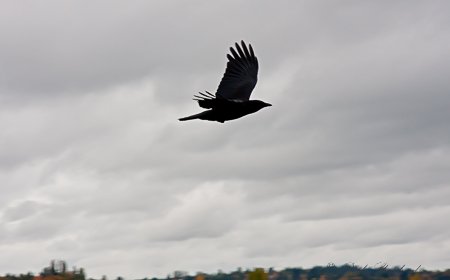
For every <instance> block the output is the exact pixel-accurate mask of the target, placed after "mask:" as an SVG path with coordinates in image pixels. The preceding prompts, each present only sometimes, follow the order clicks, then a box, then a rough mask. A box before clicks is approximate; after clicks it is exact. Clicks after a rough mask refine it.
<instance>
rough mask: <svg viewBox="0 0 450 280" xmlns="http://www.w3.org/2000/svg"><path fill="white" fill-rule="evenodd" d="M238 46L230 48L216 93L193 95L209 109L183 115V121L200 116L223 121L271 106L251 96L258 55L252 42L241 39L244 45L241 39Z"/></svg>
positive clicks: (202, 105)
mask: <svg viewBox="0 0 450 280" xmlns="http://www.w3.org/2000/svg"><path fill="white" fill-rule="evenodd" d="M235 46H236V50H234V49H233V48H232V47H231V48H230V51H231V54H232V55H230V54H227V58H228V63H227V68H226V69H225V73H224V74H223V77H222V80H221V81H220V84H219V87H218V88H217V91H216V95H215V96H214V95H213V94H211V93H209V92H207V91H206V93H201V92H199V94H200V95H194V97H195V98H194V100H196V101H197V102H198V105H199V106H200V107H202V108H205V109H210V110H207V111H203V112H201V113H199V114H195V115H192V116H189V117H185V118H181V119H179V120H180V121H187V120H194V119H201V120H208V121H217V122H221V123H223V122H225V121H229V120H234V119H238V118H240V117H243V116H245V115H248V114H252V113H255V112H257V111H259V110H261V109H262V108H264V107H267V106H272V105H271V104H269V103H265V102H263V101H261V100H250V94H251V93H252V91H253V89H254V88H255V85H256V82H257V81H258V59H257V58H256V56H255V53H254V52H253V48H252V45H250V44H249V45H248V48H247V46H246V45H245V43H244V41H241V46H242V49H241V47H240V46H239V44H238V43H235ZM236 51H237V52H236Z"/></svg>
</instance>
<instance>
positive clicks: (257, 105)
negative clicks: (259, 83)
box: [248, 100, 272, 112]
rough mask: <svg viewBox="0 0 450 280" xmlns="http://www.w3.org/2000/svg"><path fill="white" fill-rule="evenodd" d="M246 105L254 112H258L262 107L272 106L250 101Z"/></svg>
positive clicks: (262, 102) (258, 101)
mask: <svg viewBox="0 0 450 280" xmlns="http://www.w3.org/2000/svg"><path fill="white" fill-rule="evenodd" d="M248 104H249V105H250V107H251V108H252V109H253V110H254V112H256V111H259V110H261V109H262V108H264V107H269V106H272V104H269V103H266V102H264V101H261V100H250V101H249V103H248Z"/></svg>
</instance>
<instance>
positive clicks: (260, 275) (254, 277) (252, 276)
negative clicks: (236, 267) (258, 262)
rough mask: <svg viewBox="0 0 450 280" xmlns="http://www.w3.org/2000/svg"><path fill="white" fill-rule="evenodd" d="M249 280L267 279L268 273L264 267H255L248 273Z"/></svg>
mask: <svg viewBox="0 0 450 280" xmlns="http://www.w3.org/2000/svg"><path fill="white" fill-rule="evenodd" d="M248 280H267V273H265V272H264V268H255V270H254V271H252V272H250V273H249V274H248Z"/></svg>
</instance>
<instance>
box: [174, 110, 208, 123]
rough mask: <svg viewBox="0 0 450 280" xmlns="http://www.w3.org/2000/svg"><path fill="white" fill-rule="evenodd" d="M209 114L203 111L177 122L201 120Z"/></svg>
mask: <svg viewBox="0 0 450 280" xmlns="http://www.w3.org/2000/svg"><path fill="white" fill-rule="evenodd" d="M209 113H210V111H204V112H201V113H198V114H195V115H192V116H189V117H184V118H181V119H178V120H180V121H188V120H195V119H202V117H205V116H207V115H208V114H209ZM203 119H205V118H203Z"/></svg>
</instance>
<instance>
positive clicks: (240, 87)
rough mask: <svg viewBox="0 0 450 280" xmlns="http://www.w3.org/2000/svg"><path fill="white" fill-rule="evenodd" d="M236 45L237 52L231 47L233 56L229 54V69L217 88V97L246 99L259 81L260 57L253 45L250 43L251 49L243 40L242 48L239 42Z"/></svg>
mask: <svg viewBox="0 0 450 280" xmlns="http://www.w3.org/2000/svg"><path fill="white" fill-rule="evenodd" d="M235 45H236V50H237V52H236V51H235V50H234V49H233V48H230V51H231V54H232V55H233V56H231V55H229V54H228V55H227V57H228V63H227V69H226V70H225V74H223V78H222V81H220V84H219V87H218V88H217V91H216V98H223V99H234V100H242V101H246V100H249V99H250V94H251V93H252V91H253V88H255V85H256V82H257V81H258V59H257V58H256V56H255V53H254V52H253V48H252V45H250V44H249V45H248V46H249V49H247V46H246V45H245V43H244V41H241V45H242V49H241V47H240V46H239V45H238V43H236V44H235ZM249 50H250V51H249Z"/></svg>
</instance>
